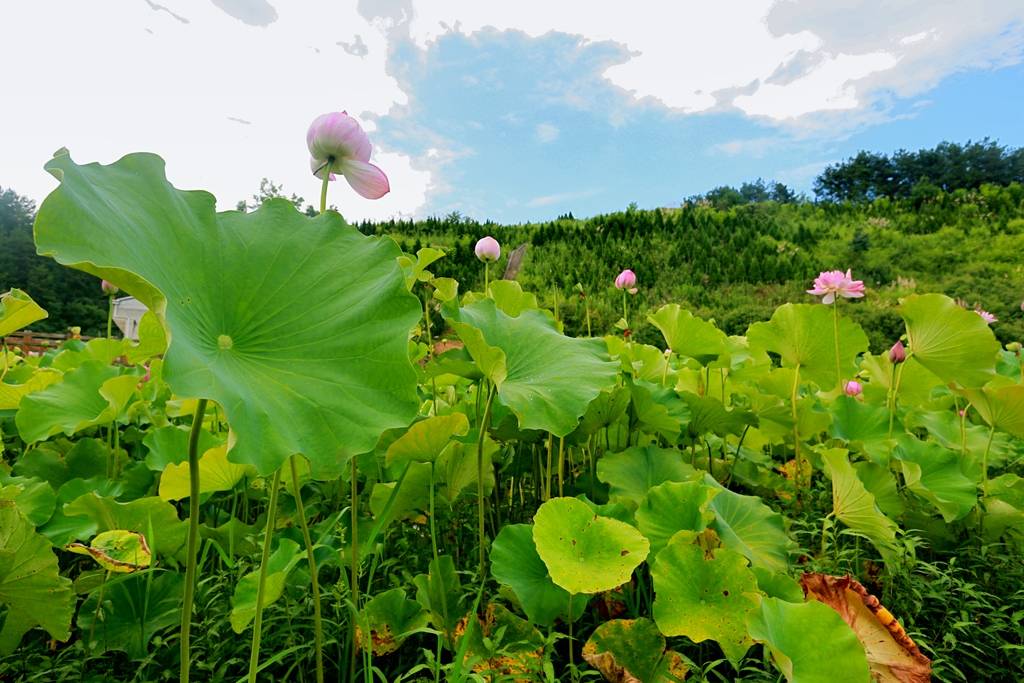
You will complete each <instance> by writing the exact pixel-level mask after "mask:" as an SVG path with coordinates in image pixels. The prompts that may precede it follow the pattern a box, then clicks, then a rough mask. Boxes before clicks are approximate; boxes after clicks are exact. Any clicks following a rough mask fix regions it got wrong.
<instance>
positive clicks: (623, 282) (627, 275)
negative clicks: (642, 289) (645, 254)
mask: <svg viewBox="0 0 1024 683" xmlns="http://www.w3.org/2000/svg"><path fill="white" fill-rule="evenodd" d="M615 288H616V289H629V290H632V289H635V288H636V273H634V272H633V271H632V270H629V269H628V268H627V269H626V270H624V271H622V272H621V273H619V275H618V277H616V278H615ZM632 293H633V294H636V292H635V291H634V292H632Z"/></svg>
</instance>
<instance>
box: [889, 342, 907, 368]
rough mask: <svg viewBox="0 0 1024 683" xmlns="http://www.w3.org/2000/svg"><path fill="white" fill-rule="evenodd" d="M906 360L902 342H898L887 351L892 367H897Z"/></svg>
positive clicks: (905, 351)
mask: <svg viewBox="0 0 1024 683" xmlns="http://www.w3.org/2000/svg"><path fill="white" fill-rule="evenodd" d="M906 359H907V350H906V348H904V346H903V342H901V341H898V340H897V342H896V343H895V344H893V345H892V348H891V349H889V362H890V363H892V364H893V365H898V364H900V363H902V362H903V361H905V360H906Z"/></svg>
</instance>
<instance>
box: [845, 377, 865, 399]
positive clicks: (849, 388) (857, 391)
mask: <svg viewBox="0 0 1024 683" xmlns="http://www.w3.org/2000/svg"><path fill="white" fill-rule="evenodd" d="M843 391H845V392H846V395H847V396H852V397H853V398H856V397H858V396H860V395H861V393H862V392H863V391H864V387H862V386H861V384H860V382H858V381H857V380H855V379H851V380H850V381H849V382H847V383H846V384H844V385H843Z"/></svg>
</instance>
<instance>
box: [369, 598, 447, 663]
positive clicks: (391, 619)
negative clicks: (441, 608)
mask: <svg viewBox="0 0 1024 683" xmlns="http://www.w3.org/2000/svg"><path fill="white" fill-rule="evenodd" d="M360 617H361V618H360V621H359V624H358V625H357V626H356V643H357V647H359V648H366V647H369V648H370V649H371V651H372V652H373V654H375V655H387V654H391V653H392V652H394V651H395V650H397V649H398V648H399V646H401V644H402V643H403V642H405V639H406V638H408V637H409V636H411V635H412V634H414V633H417V632H419V631H422V630H423V629H425V628H426V627H427V625H428V624H429V623H430V613H429V612H427V611H426V610H424V609H423V607H422V606H421V605H420V603H418V602H416V601H415V600H410V599H409V598H407V597H406V596H405V591H404V590H402V589H401V588H392V589H391V590H389V591H385V592H384V593H381V594H380V595H377V596H374V598H373V599H372V600H370V601H369V602H367V603H366V605H365V606H364V607H363V609H362V612H361V614H360Z"/></svg>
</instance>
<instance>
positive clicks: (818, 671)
mask: <svg viewBox="0 0 1024 683" xmlns="http://www.w3.org/2000/svg"><path fill="white" fill-rule="evenodd" d="M747 629H748V632H749V633H750V635H751V637H752V638H754V640H757V641H759V642H762V643H764V644H765V645H766V646H767V647H768V649H769V650H770V651H771V653H772V657H773V658H774V659H775V663H776V664H777V665H778V667H779V669H781V670H782V673H783V674H784V675H785V676H786V680H787V681H790V683H835V682H836V681H843V683H868V681H870V680H871V674H870V672H869V670H868V659H867V655H866V654H865V652H864V647H863V646H862V645H861V643H860V641H859V640H858V639H857V635H856V634H855V633H854V632H853V629H851V628H850V627H849V626H848V625H847V624H846V622H845V621H843V618H842V617H840V616H839V614H838V613H836V611H835V610H833V609H832V608H830V607H829V606H827V605H825V604H823V603H820V602H817V601H812V602H805V603H799V604H797V603H792V602H786V601H785V600H779V599H778V598H765V599H764V600H762V601H761V609H760V610H757V611H755V612H754V613H753V614H751V618H750V620H749V621H748V622H747Z"/></svg>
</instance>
